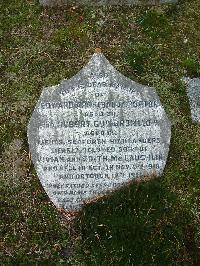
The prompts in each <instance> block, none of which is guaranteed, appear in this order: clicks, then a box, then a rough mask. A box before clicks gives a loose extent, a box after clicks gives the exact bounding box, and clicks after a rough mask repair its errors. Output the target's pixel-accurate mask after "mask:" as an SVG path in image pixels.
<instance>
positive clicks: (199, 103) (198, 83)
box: [183, 78, 200, 123]
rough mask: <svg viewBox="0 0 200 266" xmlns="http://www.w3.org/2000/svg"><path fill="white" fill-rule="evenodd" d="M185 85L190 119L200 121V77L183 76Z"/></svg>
mask: <svg viewBox="0 0 200 266" xmlns="http://www.w3.org/2000/svg"><path fill="white" fill-rule="evenodd" d="M183 80H184V81H185V83H186V85H187V95H188V98H189V103H190V108H191V115H192V120H193V121H194V122H197V123H200V78H193V79H190V78H184V79H183Z"/></svg>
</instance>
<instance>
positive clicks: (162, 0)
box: [39, 0, 177, 6]
mask: <svg viewBox="0 0 200 266" xmlns="http://www.w3.org/2000/svg"><path fill="white" fill-rule="evenodd" d="M39 1H40V4H41V5H43V6H55V5H65V4H81V5H94V6H95V5H96V6H101V5H124V4H125V5H130V6H131V5H158V4H167V3H168V4H169V3H176V2H177V0H39Z"/></svg>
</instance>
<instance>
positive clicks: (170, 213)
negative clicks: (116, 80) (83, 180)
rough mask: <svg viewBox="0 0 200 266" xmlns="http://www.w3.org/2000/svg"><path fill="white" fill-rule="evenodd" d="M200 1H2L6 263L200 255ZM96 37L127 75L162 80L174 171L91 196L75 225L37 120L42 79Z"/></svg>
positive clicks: (90, 47) (75, 59)
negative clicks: (44, 174)
mask: <svg viewBox="0 0 200 266" xmlns="http://www.w3.org/2000/svg"><path fill="white" fill-rule="evenodd" d="M199 10H200V2H199V1H198V0H192V1H189V0H187V1H186V0H185V1H184V0H180V1H179V4H175V5H163V6H157V7H156V6H153V7H133V8H129V7H114V6H112V7H98V8H95V9H93V8H89V7H88V8H86V7H76V6H69V7H65V8H49V9H46V8H42V7H41V6H39V4H38V3H37V1H33V0H29V1H28V0H27V1H26V0H10V1H2V2H1V22H2V25H1V28H0V38H1V54H0V68H1V73H2V74H1V93H2V97H1V98H2V103H1V108H0V112H1V115H2V116H1V117H2V118H1V143H2V149H1V153H2V158H3V160H2V164H1V180H0V190H1V191H0V195H1V196H0V197H1V199H0V201H1V216H0V217H1V243H0V245H1V256H0V257H1V264H2V265H73V266H74V265H136V266H137V265H198V264H199V259H200V254H199V242H200V241H199V240H200V227H199V202H198V200H199V194H200V191H199V185H200V182H199V181H200V156H199V154H200V141H199V139H200V127H199V125H198V124H195V123H192V120H191V115H190V109H189V103H188V98H187V95H186V90H185V87H184V85H183V84H182V82H181V81H180V80H181V78H182V77H183V76H185V75H188V76H191V77H194V76H198V74H199V64H198V59H199V57H200V54H199V46H198V43H199V41H200V39H199V36H200V29H199V24H200V18H199ZM96 47H101V48H102V50H103V52H104V54H105V55H106V56H107V58H108V59H109V60H110V62H111V63H112V64H113V65H114V66H115V67H116V68H117V69H118V70H119V71H120V72H122V73H123V74H124V75H126V76H128V77H130V78H132V79H133V80H135V81H138V82H140V83H142V84H147V85H149V86H154V87H155V89H156V90H157V93H158V94H159V96H160V99H161V101H162V103H163V105H164V108H165V110H166V111H167V113H168V115H169V117H170V120H171V121H172V140H171V146H170V153H169V157H168V162H167V165H166V168H165V172H164V174H163V176H162V177H160V178H158V179H156V180H152V181H150V182H146V183H140V184H136V183H135V184H134V183H133V184H131V185H130V186H128V187H125V188H122V189H121V190H119V191H117V192H116V193H114V194H113V195H112V196H109V197H104V198H102V199H100V200H99V201H97V202H96V203H93V204H89V205H87V206H85V207H84V208H83V210H82V212H81V213H80V214H79V215H78V216H77V218H76V219H75V220H74V221H73V223H72V224H69V223H66V221H65V220H64V218H62V216H61V215H60V214H59V213H58V212H57V210H56V209H55V208H54V206H53V205H52V204H51V202H49V200H48V198H47V196H46V194H45V192H44V191H43V189H42V187H41V185H40V183H39V180H38V177H37V175H36V173H35V171H34V168H33V165H32V163H31V161H30V157H29V150H28V143H27V137H26V130H27V123H28V120H29V118H30V116H31V113H32V111H33V108H34V106H35V104H36V102H37V100H38V97H39V95H40V93H41V90H42V87H46V86H49V85H54V84H58V83H59V82H60V81H61V80H62V79H64V78H69V77H71V76H73V75H74V74H76V73H77V72H78V71H79V70H80V69H81V68H82V67H83V66H84V65H85V64H86V62H87V61H88V59H89V58H90V57H91V55H92V54H93V52H94V50H95V48H96Z"/></svg>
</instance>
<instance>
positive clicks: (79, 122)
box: [28, 53, 171, 210]
mask: <svg viewBox="0 0 200 266" xmlns="http://www.w3.org/2000/svg"><path fill="white" fill-rule="evenodd" d="M170 135H171V128H170V123H169V120H168V118H167V117H166V114H165V111H164V109H163V107H162V105H161V103H160V101H159V98H158V96H157V94H156V92H155V91H154V90H153V89H152V88H149V87H145V86H142V85H139V84H137V83H135V82H133V81H131V80H130V79H128V78H126V77H124V76H123V75H122V74H120V73H119V72H118V71H116V70H115V69H114V68H113V67H112V65H110V63H109V62H108V61H107V59H106V58H105V57H104V56H103V55H102V54H100V53H99V54H94V55H93V57H92V59H91V60H90V62H89V63H88V65H87V66H86V67H85V68H83V69H82V70H81V71H80V72H79V73H78V74H77V75H76V76H74V77H73V78H72V79H70V80H65V81H63V82H62V83H61V84H60V85H58V86H55V87H50V88H46V89H44V91H43V93H42V95H41V97H40V99H39V102H38V104H37V106H36V108H35V111H34V113H33V115H32V117H31V120H30V123H29V127H28V138H29V145H30V150H31V153H32V159H33V162H34V165H35V168H36V170H37V173H38V176H39V178H40V180H41V183H42V185H43V186H44V189H45V190H46V192H47V194H48V195H49V197H50V199H51V200H52V201H53V202H54V204H55V205H56V206H57V207H62V208H65V209H68V210H76V209H79V208H80V206H81V205H82V204H83V202H84V201H86V200H89V199H91V198H94V197H95V196H98V195H102V194H104V193H106V192H107V191H111V190H113V189H115V188H117V187H119V186H121V185H122V184H124V183H126V182H127V181H130V180H133V179H134V178H138V177H143V176H149V175H160V174H161V173H162V172H163V169H164V167H165V163H166V159H167V154H168V149H169V143H170Z"/></svg>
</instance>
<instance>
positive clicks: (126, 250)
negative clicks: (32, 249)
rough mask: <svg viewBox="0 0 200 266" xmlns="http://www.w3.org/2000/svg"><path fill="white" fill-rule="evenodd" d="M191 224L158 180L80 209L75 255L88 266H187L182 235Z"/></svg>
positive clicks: (130, 186)
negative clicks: (81, 257)
mask: <svg viewBox="0 0 200 266" xmlns="http://www.w3.org/2000/svg"><path fill="white" fill-rule="evenodd" d="M191 219H192V218H191V216H190V215H189V213H188V212H187V210H185V209H183V207H182V206H181V204H180V203H179V200H178V198H177V196H176V195H175V194H174V193H171V192H170V191H169V190H168V189H167V188H166V187H165V186H164V184H163V183H162V180H161V179H155V180H151V181H149V182H147V183H140V184H131V185H129V186H127V187H125V188H122V189H120V190H119V191H116V192H115V193H113V194H112V196H107V197H104V198H102V199H100V200H98V201H97V202H96V203H95V204H89V205H87V206H85V207H84V209H83V211H82V212H81V214H80V216H79V218H78V219H77V221H76V228H77V230H78V231H80V232H81V237H82V239H81V243H80V245H79V246H80V249H79V253H80V254H81V256H84V261H86V263H87V265H172V264H173V265H174V263H175V264H176V263H177V264H178V265H179V264H181V261H184V263H185V262H189V261H190V254H189V252H188V251H187V248H186V239H185V230H187V226H188V224H190V222H191ZM177 264H176V265H177ZM184 265H185V264H184Z"/></svg>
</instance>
